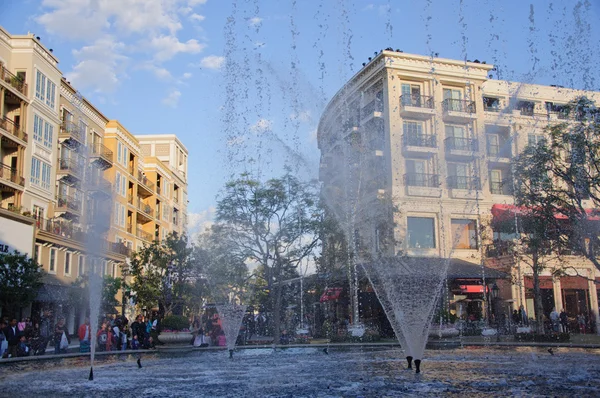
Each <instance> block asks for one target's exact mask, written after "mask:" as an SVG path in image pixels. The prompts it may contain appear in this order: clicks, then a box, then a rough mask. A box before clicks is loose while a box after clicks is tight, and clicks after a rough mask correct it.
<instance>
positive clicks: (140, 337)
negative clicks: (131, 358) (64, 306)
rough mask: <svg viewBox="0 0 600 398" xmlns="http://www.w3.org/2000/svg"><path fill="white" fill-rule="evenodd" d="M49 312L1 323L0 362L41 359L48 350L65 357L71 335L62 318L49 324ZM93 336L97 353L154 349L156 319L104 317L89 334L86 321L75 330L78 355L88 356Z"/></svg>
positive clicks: (89, 330)
mask: <svg viewBox="0 0 600 398" xmlns="http://www.w3.org/2000/svg"><path fill="white" fill-rule="evenodd" d="M52 321H53V320H52V314H51V312H50V311H44V312H43V314H42V317H41V318H40V319H39V320H32V319H31V318H23V319H22V320H21V322H18V321H17V319H16V318H13V319H6V318H4V319H0V358H14V357H24V356H29V355H44V354H45V353H46V350H47V349H48V347H49V346H50V347H53V348H54V350H53V353H54V354H64V353H66V352H67V350H68V349H69V346H70V344H71V335H70V334H69V331H68V328H67V326H66V324H65V318H64V317H60V316H59V317H57V319H56V322H55V323H54V324H53V322H52ZM92 333H95V336H96V349H97V351H117V350H120V351H124V350H127V349H131V350H137V349H149V348H154V346H155V343H156V341H157V335H158V332H157V319H156V318H150V317H144V316H142V315H138V316H137V317H136V319H135V321H134V322H132V323H131V324H129V320H128V319H127V318H126V317H124V316H119V317H114V318H112V317H106V318H104V319H102V320H101V321H100V322H99V323H98V330H96V331H92V329H91V325H90V319H89V318H85V321H84V323H82V324H81V325H80V326H79V328H78V329H77V337H78V338H79V351H80V352H82V353H85V352H90V349H91V342H92Z"/></svg>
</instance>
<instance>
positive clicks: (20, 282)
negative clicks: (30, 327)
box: [0, 250, 42, 316]
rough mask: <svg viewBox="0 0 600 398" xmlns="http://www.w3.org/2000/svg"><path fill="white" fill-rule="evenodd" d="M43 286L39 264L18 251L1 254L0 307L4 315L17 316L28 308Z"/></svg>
mask: <svg viewBox="0 0 600 398" xmlns="http://www.w3.org/2000/svg"><path fill="white" fill-rule="evenodd" d="M41 286H42V270H41V268H40V266H39V265H38V263H37V262H36V261H35V260H33V259H32V258H29V257H28V256H27V255H26V254H21V253H19V252H18V251H16V250H15V251H14V252H13V253H6V254H0V307H2V310H3V314H6V313H9V314H13V316H17V312H18V311H19V310H20V309H21V308H23V307H26V306H28V305H29V304H30V303H31V302H32V301H33V300H34V299H35V296H36V294H37V292H38V290H39V288H40V287H41Z"/></svg>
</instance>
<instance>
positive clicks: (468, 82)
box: [318, 51, 600, 317]
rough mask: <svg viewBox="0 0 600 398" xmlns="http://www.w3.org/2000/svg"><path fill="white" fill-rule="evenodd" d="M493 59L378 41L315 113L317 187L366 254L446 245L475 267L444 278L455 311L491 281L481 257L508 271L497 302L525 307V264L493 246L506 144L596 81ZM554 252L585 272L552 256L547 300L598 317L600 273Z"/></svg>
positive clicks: (552, 119) (556, 118)
mask: <svg viewBox="0 0 600 398" xmlns="http://www.w3.org/2000/svg"><path fill="white" fill-rule="evenodd" d="M492 69H493V66H492V65H487V64H485V63H479V62H464V61H458V60H449V59H441V58H431V57H426V56H419V55H411V54H404V53H401V52H395V51H382V52H380V53H379V55H378V56H376V57H375V58H374V59H373V60H372V61H370V62H369V63H368V64H365V66H364V67H363V68H362V70H360V71H359V72H358V73H357V74H356V75H355V76H354V77H352V79H350V81H349V82H348V83H347V84H346V85H345V86H344V87H343V88H342V89H341V90H340V91H339V92H338V93H337V94H336V95H335V96H334V98H333V99H332V100H331V102H330V103H329V104H328V105H327V107H326V109H325V111H324V113H323V115H322V117H321V120H320V123H319V128H318V144H319V148H320V150H321V165H320V179H321V180H322V182H323V191H322V194H323V197H324V198H325V200H326V202H327V203H328V204H329V207H330V208H331V211H332V212H333V214H334V215H335V216H336V217H337V218H338V220H340V221H341V225H342V228H344V229H345V230H346V232H347V234H348V236H352V237H353V240H354V245H355V247H356V250H357V252H358V253H361V252H362V253H363V254H365V255H366V257H370V258H373V257H377V256H379V255H386V256H395V255H398V254H405V255H409V256H416V257H443V258H449V259H452V261H460V263H461V264H462V265H461V266H460V267H459V268H461V269H465V267H464V266H465V265H468V264H469V263H471V264H472V265H473V266H475V268H473V269H479V276H474V275H467V274H465V275H456V279H455V280H454V281H453V282H451V283H450V284H449V289H450V295H449V297H450V300H449V301H450V308H451V309H452V311H454V312H456V313H457V314H458V315H464V312H465V308H466V306H465V307H463V306H462V304H461V303H466V302H471V301H472V300H469V297H473V298H474V297H476V296H470V295H471V294H475V295H485V294H486V292H489V290H488V289H489V287H487V286H482V283H483V280H484V279H485V275H483V274H485V272H484V271H483V270H485V268H482V267H481V266H485V267H489V268H494V269H497V270H503V271H505V272H506V274H507V275H509V276H511V278H506V280H504V281H500V280H498V285H499V287H500V289H501V297H502V298H503V299H504V300H505V301H504V302H503V303H504V304H501V306H502V307H503V311H504V312H506V311H512V309H517V308H519V307H520V306H521V305H523V306H524V308H526V309H527V310H528V313H529V314H530V315H531V316H533V300H532V298H531V297H532V296H531V293H530V288H531V269H529V268H528V266H527V265H526V264H525V263H522V264H517V263H515V260H513V259H512V258H511V259H509V258H508V256H506V254H507V253H505V252H502V250H498V248H499V246H501V245H498V244H497V242H498V241H501V240H506V241H509V240H510V238H511V237H510V236H501V235H502V234H500V233H498V232H494V231H493V230H492V229H491V228H490V227H489V226H490V225H491V221H492V218H493V215H494V214H496V213H498V212H499V211H500V210H502V209H506V208H510V206H511V205H512V204H513V203H514V201H513V197H512V188H513V186H512V172H511V160H512V158H513V157H514V156H515V154H517V153H519V152H520V151H521V150H522V149H523V148H524V147H525V146H527V145H528V144H529V143H535V142H537V141H538V140H540V139H542V138H543V137H544V134H545V133H544V129H545V127H547V126H548V125H549V124H553V123H558V122H563V121H565V120H568V117H569V115H568V114H566V113H565V112H564V105H566V104H567V103H568V102H569V101H570V100H572V99H574V98H575V97H577V96H579V95H586V96H588V98H590V99H592V100H595V101H596V103H600V93H597V92H582V91H576V90H569V89H564V88H560V87H548V86H539V85H531V84H524V83H514V82H507V81H498V80H492V79H491V78H490V77H489V76H488V75H489V73H490V71H491V70H492ZM588 205H589V206H592V204H591V203H588ZM482 231H483V232H482ZM495 243H496V245H494V244H495ZM497 246H498V247H497ZM563 261H569V265H572V266H573V267H574V269H576V270H577V272H578V274H579V275H585V276H587V277H588V278H589V280H588V279H584V278H579V277H576V276H575V273H573V276H563V277H562V278H556V277H552V276H551V271H552V268H553V267H552V265H550V266H549V267H548V269H547V271H545V274H544V276H543V279H544V280H545V282H544V286H543V289H544V290H545V292H544V295H545V297H547V299H546V301H547V303H546V304H545V311H546V309H547V310H548V313H549V312H550V311H551V310H552V307H553V306H555V307H556V308H557V309H559V311H560V309H562V308H565V309H566V310H567V312H568V313H569V315H571V316H575V315H577V314H578V313H584V314H586V315H588V314H595V316H596V317H597V314H598V292H597V290H596V287H595V285H594V282H593V280H594V279H595V278H598V277H600V273H599V272H598V271H597V270H596V269H595V268H594V267H593V266H592V265H591V263H589V262H587V261H584V260H582V259H581V258H580V257H576V256H567V257H566V260H563ZM556 265H557V266H559V265H560V264H556ZM477 266H479V267H477ZM511 279H512V280H513V281H514V283H510V280H511ZM479 301H480V300H479ZM481 310H482V311H485V308H483V309H482V308H480V311H481Z"/></svg>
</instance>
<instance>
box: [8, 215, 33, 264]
mask: <svg viewBox="0 0 600 398" xmlns="http://www.w3.org/2000/svg"><path fill="white" fill-rule="evenodd" d="M15 250H17V251H19V252H20V253H22V254H23V253H24V254H27V255H28V256H29V257H31V256H32V255H33V225H31V224H26V223H22V222H19V221H15V220H10V219H8V218H4V217H0V254H4V253H12V252H13V251H15Z"/></svg>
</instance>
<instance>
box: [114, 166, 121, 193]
mask: <svg viewBox="0 0 600 398" xmlns="http://www.w3.org/2000/svg"><path fill="white" fill-rule="evenodd" d="M115 188H116V190H117V193H118V194H120V193H121V173H119V172H118V171H117V177H116V178H115Z"/></svg>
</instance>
